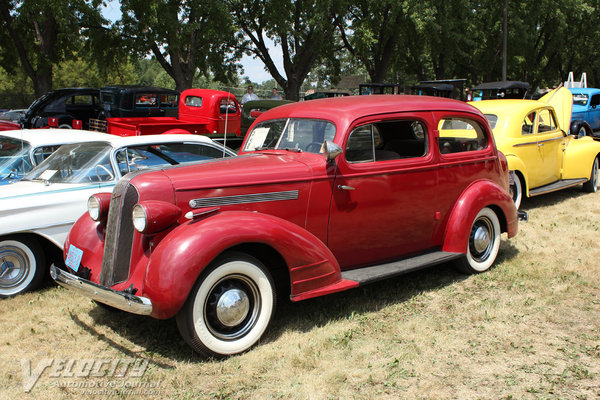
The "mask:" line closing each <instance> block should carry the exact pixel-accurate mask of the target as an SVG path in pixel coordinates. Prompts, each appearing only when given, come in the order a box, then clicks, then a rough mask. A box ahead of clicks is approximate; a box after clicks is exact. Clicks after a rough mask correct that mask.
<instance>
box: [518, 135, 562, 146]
mask: <svg viewBox="0 0 600 400" xmlns="http://www.w3.org/2000/svg"><path fill="white" fill-rule="evenodd" d="M564 138H565V137H564V136H557V137H555V138H551V139H545V140H536V141H535V142H526V143H517V144H513V147H521V146H527V145H530V144H538V143H546V142H554V141H556V140H563V139H564Z"/></svg>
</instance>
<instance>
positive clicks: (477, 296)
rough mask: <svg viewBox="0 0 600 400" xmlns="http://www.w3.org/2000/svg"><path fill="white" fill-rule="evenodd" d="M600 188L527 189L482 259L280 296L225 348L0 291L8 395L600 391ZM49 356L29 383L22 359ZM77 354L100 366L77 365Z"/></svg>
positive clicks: (536, 394) (465, 395) (511, 395)
mask: <svg viewBox="0 0 600 400" xmlns="http://www.w3.org/2000/svg"><path fill="white" fill-rule="evenodd" d="M599 203H600V193H596V194H584V193H582V192H581V191H579V190H577V189H572V190H566V191H562V192H557V193H554V194H550V195H546V196H543V197H539V198H534V199H529V200H528V201H525V202H524V204H523V209H525V210H526V211H528V212H529V216H530V221H529V222H528V223H521V224H520V232H519V234H518V236H517V237H516V238H514V239H511V240H510V241H508V240H503V242H502V247H501V250H500V256H499V259H498V260H497V262H496V265H495V267H494V268H493V269H492V270H490V271H489V272H487V273H484V274H481V275H477V276H466V275H461V274H459V273H457V272H455V271H454V270H453V269H452V268H451V267H450V266H448V265H442V266H438V267H435V268H432V269H428V270H424V271H420V272H417V273H412V274H408V275H404V276H402V277H400V278H397V279H393V280H388V281H385V282H381V283H376V284H373V285H371V286H366V287H364V288H359V289H356V290H353V291H348V292H344V293H339V294H335V295H330V296H326V297H322V298H318V299H314V300H309V301H305V302H300V303H295V304H291V303H285V304H280V305H279V308H278V312H277V315H276V317H275V320H274V322H273V324H272V326H271V328H270V330H269V331H268V332H267V334H266V337H265V340H264V341H263V342H262V343H261V344H259V345H258V346H257V347H255V348H253V349H252V350H250V351H249V352H247V353H245V354H243V355H240V356H237V357H232V358H229V359H225V360H205V359H202V358H200V357H199V356H197V355H195V354H194V353H192V352H191V350H190V349H189V348H188V347H187V345H186V344H185V343H184V342H183V341H182V339H181V338H180V336H179V334H178V331H177V328H176V326H175V322H174V321H173V320H169V321H157V320H153V319H149V318H144V317H139V316H134V315H129V314H126V313H121V312H116V311H109V310H105V309H103V308H100V307H97V306H96V305H95V304H94V303H93V302H91V301H90V300H88V299H84V298H82V297H79V296H75V295H73V294H71V293H69V292H68V291H66V290H63V289H62V288H59V287H56V286H52V285H48V287H46V288H45V289H43V290H42V291H39V292H36V293H30V294H27V295H23V296H19V297H16V298H12V299H6V300H2V301H0V399H16V398H44V399H61V398H139V397H142V396H143V397H149V398H161V399H163V398H173V399H192V398H206V399H263V398H264V399H271V398H282V399H598V398H600V262H599V260H600V247H599V246H598V245H597V243H598V239H599V238H600V207H599ZM504 239H505V238H504ZM44 359H50V360H52V363H53V364H52V366H50V367H48V368H47V369H45V370H43V373H41V377H40V378H39V381H37V383H36V384H35V385H34V386H33V387H32V388H31V391H30V392H29V393H25V392H24V386H23V385H24V379H23V378H24V375H23V368H22V363H25V364H24V365H27V363H29V365H30V367H31V370H32V371H33V372H35V369H36V368H39V367H40V365H41V366H42V367H43V366H44V365H43V363H42V362H43V360H44ZM122 359H125V360H132V359H135V360H136V362H144V363H145V362H147V363H148V364H147V369H146V370H145V373H144V374H143V376H141V377H132V376H130V375H126V376H125V377H118V376H115V375H114V374H113V375H110V372H102V371H105V370H106V369H107V368H108V366H109V365H110V364H109V363H110V362H115V360H116V362H118V361H119V360H122ZM60 360H64V361H63V364H61V361H60ZM69 360H71V362H72V363H75V366H76V367H77V366H79V367H80V370H81V371H85V365H86V364H85V360H91V361H90V362H91V363H96V364H95V365H100V366H101V369H99V370H98V371H100V373H99V375H103V376H101V377H94V376H89V377H88V378H77V376H74V377H70V376H68V375H69V374H70V372H69V371H72V369H70V368H67V367H68V365H69V364H68V363H69ZM102 360H106V363H105V364H101V362H102ZM99 362H100V364H98V363H99ZM82 365H83V367H82ZM61 368H62V370H61ZM88 372H89V370H88ZM82 374H83V375H85V373H82ZM75 375H77V374H75ZM88 375H90V374H89V373H88ZM91 375H93V372H92V374H91ZM26 376H27V375H26ZM78 385H79V386H82V385H88V386H91V387H92V389H90V388H89V387H88V388H82V387H77V386H78ZM102 385H105V388H104V391H102V390H101V389H102V387H103V386H102ZM106 385H108V386H106ZM110 385H112V386H110ZM94 390H96V391H94ZM136 390H137V392H136ZM143 390H146V394H145V395H144V394H142V393H143ZM140 391H142V392H140Z"/></svg>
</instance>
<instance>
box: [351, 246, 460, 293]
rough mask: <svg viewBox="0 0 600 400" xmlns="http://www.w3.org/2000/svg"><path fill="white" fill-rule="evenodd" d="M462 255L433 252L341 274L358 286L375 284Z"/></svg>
mask: <svg viewBox="0 0 600 400" xmlns="http://www.w3.org/2000/svg"><path fill="white" fill-rule="evenodd" d="M464 256H465V255H464V254H463V253H450V252H447V251H435V252H433V253H426V254H421V255H418V256H415V257H411V258H406V259H404V260H400V261H394V262H391V263H387V264H380V265H373V266H371V267H363V268H357V269H352V270H348V271H343V272H342V279H347V280H351V281H355V282H357V283H358V284H359V285H365V284H367V283H372V282H377V281H380V280H383V279H387V278H393V277H395V276H398V275H402V274H406V273H408V272H412V271H416V270H419V269H422V268H425V267H430V266H432V265H436V264H442V263H445V262H448V261H452V260H456V259H457V258H460V257H464Z"/></svg>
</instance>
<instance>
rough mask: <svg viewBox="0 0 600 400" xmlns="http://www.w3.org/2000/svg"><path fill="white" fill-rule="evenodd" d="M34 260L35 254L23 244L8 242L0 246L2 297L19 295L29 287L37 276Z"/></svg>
mask: <svg viewBox="0 0 600 400" xmlns="http://www.w3.org/2000/svg"><path fill="white" fill-rule="evenodd" d="M32 260H35V258H34V255H33V253H32V252H31V250H30V249H29V248H28V247H27V246H25V245H23V244H22V243H20V242H17V241H13V240H7V241H4V242H2V243H1V244H0V295H5V296H10V295H13V294H16V293H19V292H20V291H21V290H22V289H23V288H24V287H27V285H29V283H30V282H31V281H32V280H33V277H34V275H35V268H34V265H32ZM33 262H35V261H33Z"/></svg>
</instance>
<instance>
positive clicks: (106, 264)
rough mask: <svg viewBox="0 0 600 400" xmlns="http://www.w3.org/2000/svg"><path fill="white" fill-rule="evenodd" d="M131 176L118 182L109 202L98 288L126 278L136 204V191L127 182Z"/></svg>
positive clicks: (137, 196) (127, 275) (137, 198)
mask: <svg viewBox="0 0 600 400" xmlns="http://www.w3.org/2000/svg"><path fill="white" fill-rule="evenodd" d="M135 175H136V174H129V175H127V176H126V177H125V178H123V179H121V180H119V182H117V184H116V186H115V188H114V190H113V193H112V196H111V199H110V207H109V209H108V221H107V225H106V237H105V241H104V255H103V257H102V270H101V272H100V278H99V280H100V284H101V285H104V286H112V285H114V284H116V283H119V282H124V281H126V280H127V278H128V277H129V264H130V260H131V248H132V244H133V236H134V228H133V221H132V219H131V212H132V211H133V206H134V205H135V204H136V203H137V202H138V200H139V195H138V191H137V189H136V188H135V186H133V185H131V184H130V183H129V181H130V180H131V178H132V177H133V176H135Z"/></svg>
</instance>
